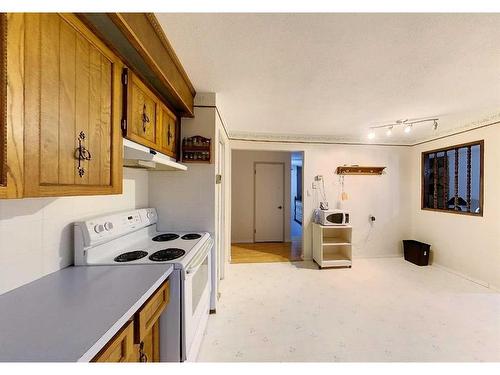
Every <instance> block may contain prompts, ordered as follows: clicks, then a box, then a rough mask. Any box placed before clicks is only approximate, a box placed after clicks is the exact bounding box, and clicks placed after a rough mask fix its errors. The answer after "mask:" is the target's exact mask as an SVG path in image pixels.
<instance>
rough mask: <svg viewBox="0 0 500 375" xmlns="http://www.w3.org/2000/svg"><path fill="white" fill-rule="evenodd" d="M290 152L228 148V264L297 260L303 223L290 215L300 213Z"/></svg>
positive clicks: (295, 177) (300, 257)
mask: <svg viewBox="0 0 500 375" xmlns="http://www.w3.org/2000/svg"><path fill="white" fill-rule="evenodd" d="M293 154H294V153H292V152H289V151H253V150H252V151H250V150H233V151H232V155H231V242H232V243H231V263H265V262H293V261H298V260H302V223H301V222H300V223H298V222H297V221H296V220H294V219H298V217H300V216H301V208H298V210H297V212H295V207H299V206H300V207H301V199H302V198H301V194H300V192H301V191H302V174H300V175H299V176H298V177H297V176H296V175H294V177H293V179H294V180H293V184H292V173H293V169H292V163H294V162H293V160H292V156H293ZM299 154H302V153H299ZM299 180H300V187H299V189H298V190H299V193H297V181H299ZM293 189H294V190H293ZM292 190H293V197H292ZM297 194H299V195H297ZM294 198H297V199H294ZM299 198H300V199H299ZM297 215H298V216H297ZM292 222H293V223H294V224H293V225H294V226H293V227H292ZM292 232H293V235H292ZM292 238H293V240H294V241H292Z"/></svg>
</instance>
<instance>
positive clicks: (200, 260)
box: [186, 239, 214, 274]
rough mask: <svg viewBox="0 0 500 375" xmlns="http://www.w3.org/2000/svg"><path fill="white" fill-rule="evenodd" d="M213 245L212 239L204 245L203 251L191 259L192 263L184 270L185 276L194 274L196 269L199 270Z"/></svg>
mask: <svg viewBox="0 0 500 375" xmlns="http://www.w3.org/2000/svg"><path fill="white" fill-rule="evenodd" d="M213 243H214V241H213V240H212V239H210V240H208V243H207V244H206V245H205V249H203V251H201V252H200V254H199V255H198V256H197V257H196V258H195V259H193V261H192V263H190V264H189V266H188V268H187V270H186V273H187V274H191V273H195V272H196V271H198V268H200V266H201V264H202V263H203V261H204V260H205V258H206V256H207V254H208V253H209V251H210V248H211V247H212V245H213Z"/></svg>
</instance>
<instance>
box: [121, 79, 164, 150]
mask: <svg viewBox="0 0 500 375" xmlns="http://www.w3.org/2000/svg"><path fill="white" fill-rule="evenodd" d="M127 102H128V123H127V138H129V139H130V140H132V141H135V142H137V143H141V144H143V145H144V146H147V147H151V148H156V139H157V138H158V110H159V108H158V107H159V103H158V99H157V98H156V96H155V95H154V94H153V92H151V90H149V89H148V88H147V87H146V85H145V84H144V83H142V81H141V80H139V78H138V77H137V76H136V75H135V74H133V73H129V83H128V101H127Z"/></svg>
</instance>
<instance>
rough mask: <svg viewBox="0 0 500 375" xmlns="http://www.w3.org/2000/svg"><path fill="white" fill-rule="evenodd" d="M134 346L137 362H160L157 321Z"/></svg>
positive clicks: (158, 326)
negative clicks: (135, 347) (136, 352)
mask: <svg viewBox="0 0 500 375" xmlns="http://www.w3.org/2000/svg"><path fill="white" fill-rule="evenodd" d="M136 346H137V348H138V349H137V350H138V361H139V362H160V324H159V322H158V321H156V323H155V324H153V327H151V329H150V330H149V332H148V333H147V334H146V336H144V338H143V339H142V341H141V342H140V343H139V344H138V345H136Z"/></svg>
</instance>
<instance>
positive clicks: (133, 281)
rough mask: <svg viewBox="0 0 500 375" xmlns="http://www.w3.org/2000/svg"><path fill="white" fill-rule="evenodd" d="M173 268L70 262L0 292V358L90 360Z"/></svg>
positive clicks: (6, 359)
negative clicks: (8, 290)
mask: <svg viewBox="0 0 500 375" xmlns="http://www.w3.org/2000/svg"><path fill="white" fill-rule="evenodd" d="M172 271H173V267H172V266H171V265H165V264H163V265H128V266H125V265H123V266H122V265H120V266H92V267H68V268H65V269H62V270H61V271H58V272H55V273H53V274H50V275H48V276H45V277H42V278H41V279H38V280H36V281H33V282H32V283H29V284H27V285H24V286H22V287H20V288H17V289H14V290H12V291H10V292H8V293H5V294H3V295H0V361H4V362H19V361H23V362H60V361H62V362H76V361H89V360H91V359H92V358H93V357H94V356H95V355H96V354H97V353H98V352H99V350H100V349H102V347H103V346H104V345H105V344H106V343H107V342H108V341H109V339H111V338H112V337H113V336H114V335H115V334H116V333H117V332H118V331H119V329H120V328H121V327H122V326H123V324H124V323H125V322H126V321H127V320H129V319H130V318H131V317H132V315H133V314H134V313H135V312H136V311H137V309H138V308H140V307H141V305H142V304H143V303H144V302H145V301H146V300H147V299H148V298H149V297H150V296H151V295H152V294H153V292H154V291H155V290H156V289H157V288H158V287H159V286H160V284H161V283H162V282H163V281H164V280H166V279H167V277H168V276H169V275H170V274H171V273H172Z"/></svg>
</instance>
